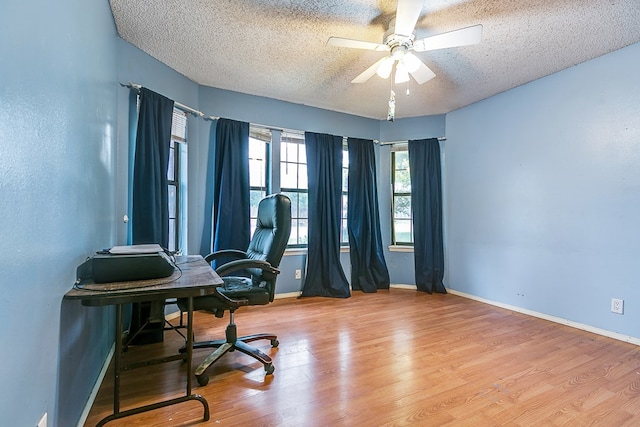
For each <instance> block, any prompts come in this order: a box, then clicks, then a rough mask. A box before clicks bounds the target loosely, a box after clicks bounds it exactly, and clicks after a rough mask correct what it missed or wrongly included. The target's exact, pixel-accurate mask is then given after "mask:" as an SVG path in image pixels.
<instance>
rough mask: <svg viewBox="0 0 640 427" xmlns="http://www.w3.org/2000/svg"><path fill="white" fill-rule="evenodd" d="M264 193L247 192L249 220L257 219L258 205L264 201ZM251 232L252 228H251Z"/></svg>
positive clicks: (256, 191) (259, 191) (257, 191)
mask: <svg viewBox="0 0 640 427" xmlns="http://www.w3.org/2000/svg"><path fill="white" fill-rule="evenodd" d="M265 195H266V194H265V192H264V191H261V190H250V191H249V204H250V205H251V214H250V216H251V218H257V217H258V204H259V203H260V200H262V199H264V196H265ZM251 229H252V230H253V227H252V228H251Z"/></svg>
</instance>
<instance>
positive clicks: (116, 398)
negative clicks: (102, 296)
mask: <svg viewBox="0 0 640 427" xmlns="http://www.w3.org/2000/svg"><path fill="white" fill-rule="evenodd" d="M121 357H122V304H117V305H116V358H115V360H114V361H113V372H114V375H113V413H114V414H117V413H119V412H120V363H121Z"/></svg>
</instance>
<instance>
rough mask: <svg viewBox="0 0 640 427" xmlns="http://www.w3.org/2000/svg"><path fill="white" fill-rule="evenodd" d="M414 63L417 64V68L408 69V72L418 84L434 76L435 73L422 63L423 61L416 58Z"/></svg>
mask: <svg viewBox="0 0 640 427" xmlns="http://www.w3.org/2000/svg"><path fill="white" fill-rule="evenodd" d="M416 59H417V58H416ZM418 63H419V64H418ZM416 64H418V68H417V69H416V70H415V71H410V72H409V73H410V74H411V75H412V76H413V78H414V79H416V82H418V84H419V85H421V84H423V83H426V82H428V81H429V80H431V79H432V78H434V77H435V76H436V73H434V72H433V71H431V69H430V68H429V67H427V66H426V65H424V62H422V61H420V60H419V59H418V61H417V62H416Z"/></svg>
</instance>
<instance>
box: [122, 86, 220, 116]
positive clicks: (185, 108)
mask: <svg viewBox="0 0 640 427" xmlns="http://www.w3.org/2000/svg"><path fill="white" fill-rule="evenodd" d="M120 86H122V87H127V88H129V89H133V90H136V91H138V92H139V91H140V89H142V85H140V84H137V83H131V82H129V83H127V84H124V83H120ZM173 105H175V106H176V107H178V108H179V109H180V110H182V111H184V112H185V113H189V114H192V115H194V116H196V117H201V118H203V119H205V120H218V119H219V118H220V117H216V116H205V114H204V113H203V112H202V111H200V110H196V109H195V108H191V107H189V106H188V105H184V104H182V103H180V102H178V101H173Z"/></svg>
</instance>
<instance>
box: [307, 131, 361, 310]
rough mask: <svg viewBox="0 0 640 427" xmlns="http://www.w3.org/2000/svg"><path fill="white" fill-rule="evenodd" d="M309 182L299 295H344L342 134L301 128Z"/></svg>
mask: <svg viewBox="0 0 640 427" xmlns="http://www.w3.org/2000/svg"><path fill="white" fill-rule="evenodd" d="M304 142H305V147H306V153H307V175H308V184H309V242H308V251H307V274H306V277H305V280H304V284H303V286H302V295H301V296H303V297H305V296H307V297H308V296H324V297H337V298H347V297H349V296H351V293H350V291H349V282H347V278H346V277H345V275H344V271H343V270H342V265H341V264H340V221H341V214H340V211H341V205H342V204H341V198H342V137H341V136H333V135H326V134H316V133H311V132H305V134H304Z"/></svg>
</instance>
